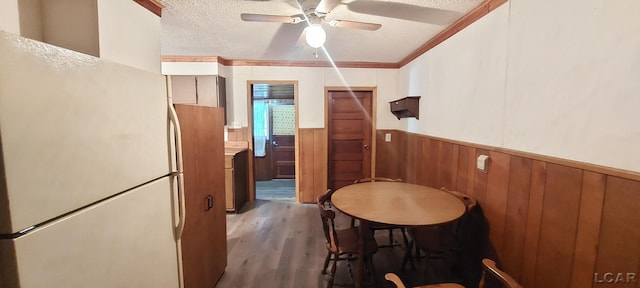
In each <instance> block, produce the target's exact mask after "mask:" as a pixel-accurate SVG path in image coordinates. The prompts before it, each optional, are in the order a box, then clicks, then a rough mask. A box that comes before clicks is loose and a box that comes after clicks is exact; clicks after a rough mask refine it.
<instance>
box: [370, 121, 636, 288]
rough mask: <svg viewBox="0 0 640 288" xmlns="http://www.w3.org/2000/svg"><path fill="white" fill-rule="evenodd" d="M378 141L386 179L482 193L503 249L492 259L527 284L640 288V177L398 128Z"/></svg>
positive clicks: (496, 243) (493, 235)
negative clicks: (481, 162) (482, 165)
mask: <svg viewBox="0 0 640 288" xmlns="http://www.w3.org/2000/svg"><path fill="white" fill-rule="evenodd" d="M385 133H391V135H392V141H391V142H384V134H385ZM378 141H379V143H380V145H378V147H377V151H376V155H377V156H376V157H377V161H378V163H377V164H378V165H377V169H376V176H383V177H391V178H398V177H399V178H402V179H403V180H405V182H409V183H416V184H420V185H426V186H431V187H435V188H440V187H442V186H444V187H447V188H449V189H453V190H457V191H460V192H462V193H465V194H467V195H470V196H472V197H474V198H476V199H477V200H478V203H480V206H481V207H482V209H483V211H484V213H485V216H486V218H487V220H488V222H489V226H490V240H491V241H490V242H491V243H490V244H491V245H492V247H493V248H495V250H494V251H491V248H492V247H488V250H487V251H486V254H485V257H492V258H495V260H496V262H498V263H500V264H502V265H501V267H502V269H504V270H505V271H507V272H508V273H509V274H510V275H512V276H513V277H514V278H515V279H516V280H517V281H519V282H520V283H521V284H522V285H523V286H524V287H545V288H546V287H604V286H607V287H640V286H638V285H640V229H639V228H638V227H640V217H638V216H637V211H638V210H640V180H639V178H638V174H637V173H635V172H633V171H626V172H625V171H622V170H619V169H614V168H610V169H608V168H606V167H602V166H597V165H591V164H588V163H579V162H575V161H570V160H566V159H558V158H553V157H548V156H542V155H534V154H530V153H524V152H519V151H509V150H506V149H501V148H496V147H488V146H484V145H479V144H478V145H476V144H472V143H463V142H459V141H452V140H447V139H441V138H436V137H431V136H427V135H419V134H414V133H408V132H403V131H397V130H380V131H379V133H378ZM481 154H483V155H489V156H490V159H491V160H490V164H489V168H488V172H486V173H485V172H481V171H479V170H477V169H476V159H477V157H478V155H481ZM594 273H598V274H597V275H599V277H600V278H594V277H596V276H597V275H595V276H594ZM604 273H622V274H620V275H622V276H623V277H624V279H618V280H619V281H622V280H625V281H628V280H629V279H632V280H633V281H635V282H633V283H596V282H597V281H607V280H610V281H616V277H618V274H612V275H613V278H611V275H610V276H608V277H609V278H607V279H604V278H603V277H604ZM627 273H635V274H627ZM628 275H632V276H628ZM634 275H635V278H629V277H633V276H634ZM594 281H596V282H594ZM599 284H601V285H599ZM611 284H616V285H611Z"/></svg>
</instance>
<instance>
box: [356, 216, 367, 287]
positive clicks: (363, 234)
mask: <svg viewBox="0 0 640 288" xmlns="http://www.w3.org/2000/svg"><path fill="white" fill-rule="evenodd" d="M359 222H360V225H359V226H358V227H359V232H360V237H358V238H359V239H358V267H357V269H356V283H355V284H356V288H360V287H362V279H363V278H364V247H365V239H366V238H367V233H369V222H367V221H364V220H360V221H359Z"/></svg>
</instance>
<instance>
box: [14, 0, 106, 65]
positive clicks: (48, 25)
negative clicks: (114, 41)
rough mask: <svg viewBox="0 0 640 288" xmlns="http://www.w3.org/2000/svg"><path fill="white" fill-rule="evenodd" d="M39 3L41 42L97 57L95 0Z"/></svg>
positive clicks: (96, 7)
mask: <svg viewBox="0 0 640 288" xmlns="http://www.w3.org/2000/svg"><path fill="white" fill-rule="evenodd" d="M41 5H42V14H41V15H42V28H43V29H42V34H43V41H44V42H46V43H49V44H53V45H56V46H59V47H63V48H67V49H71V50H74V51H78V52H81V53H85V54H88V55H92V56H96V57H100V46H99V29H98V6H97V4H96V0H92V1H87V0H58V1H42V2H41ZM21 16H23V17H37V16H35V15H29V16H28V15H21Z"/></svg>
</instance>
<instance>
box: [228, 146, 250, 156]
mask: <svg viewBox="0 0 640 288" xmlns="http://www.w3.org/2000/svg"><path fill="white" fill-rule="evenodd" d="M245 150H247V148H231V147H225V148H224V156H233V155H236V154H238V153H240V152H242V151H245Z"/></svg>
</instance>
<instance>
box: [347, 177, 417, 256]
mask: <svg viewBox="0 0 640 288" xmlns="http://www.w3.org/2000/svg"><path fill="white" fill-rule="evenodd" d="M365 182H402V179H392V178H386V177H373V178H365V179H358V180H355V181H354V182H353V183H354V184H358V183H365ZM354 225H355V220H354V219H351V226H354ZM369 229H371V230H372V231H373V232H374V233H375V231H378V230H387V231H389V244H388V245H380V246H378V247H379V248H388V247H394V246H399V245H398V244H393V242H394V241H393V230H394V229H398V230H400V232H401V233H402V237H403V239H404V244H405V245H408V243H409V240H408V239H407V234H406V229H405V227H403V226H396V225H389V224H383V223H376V222H371V223H369Z"/></svg>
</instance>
